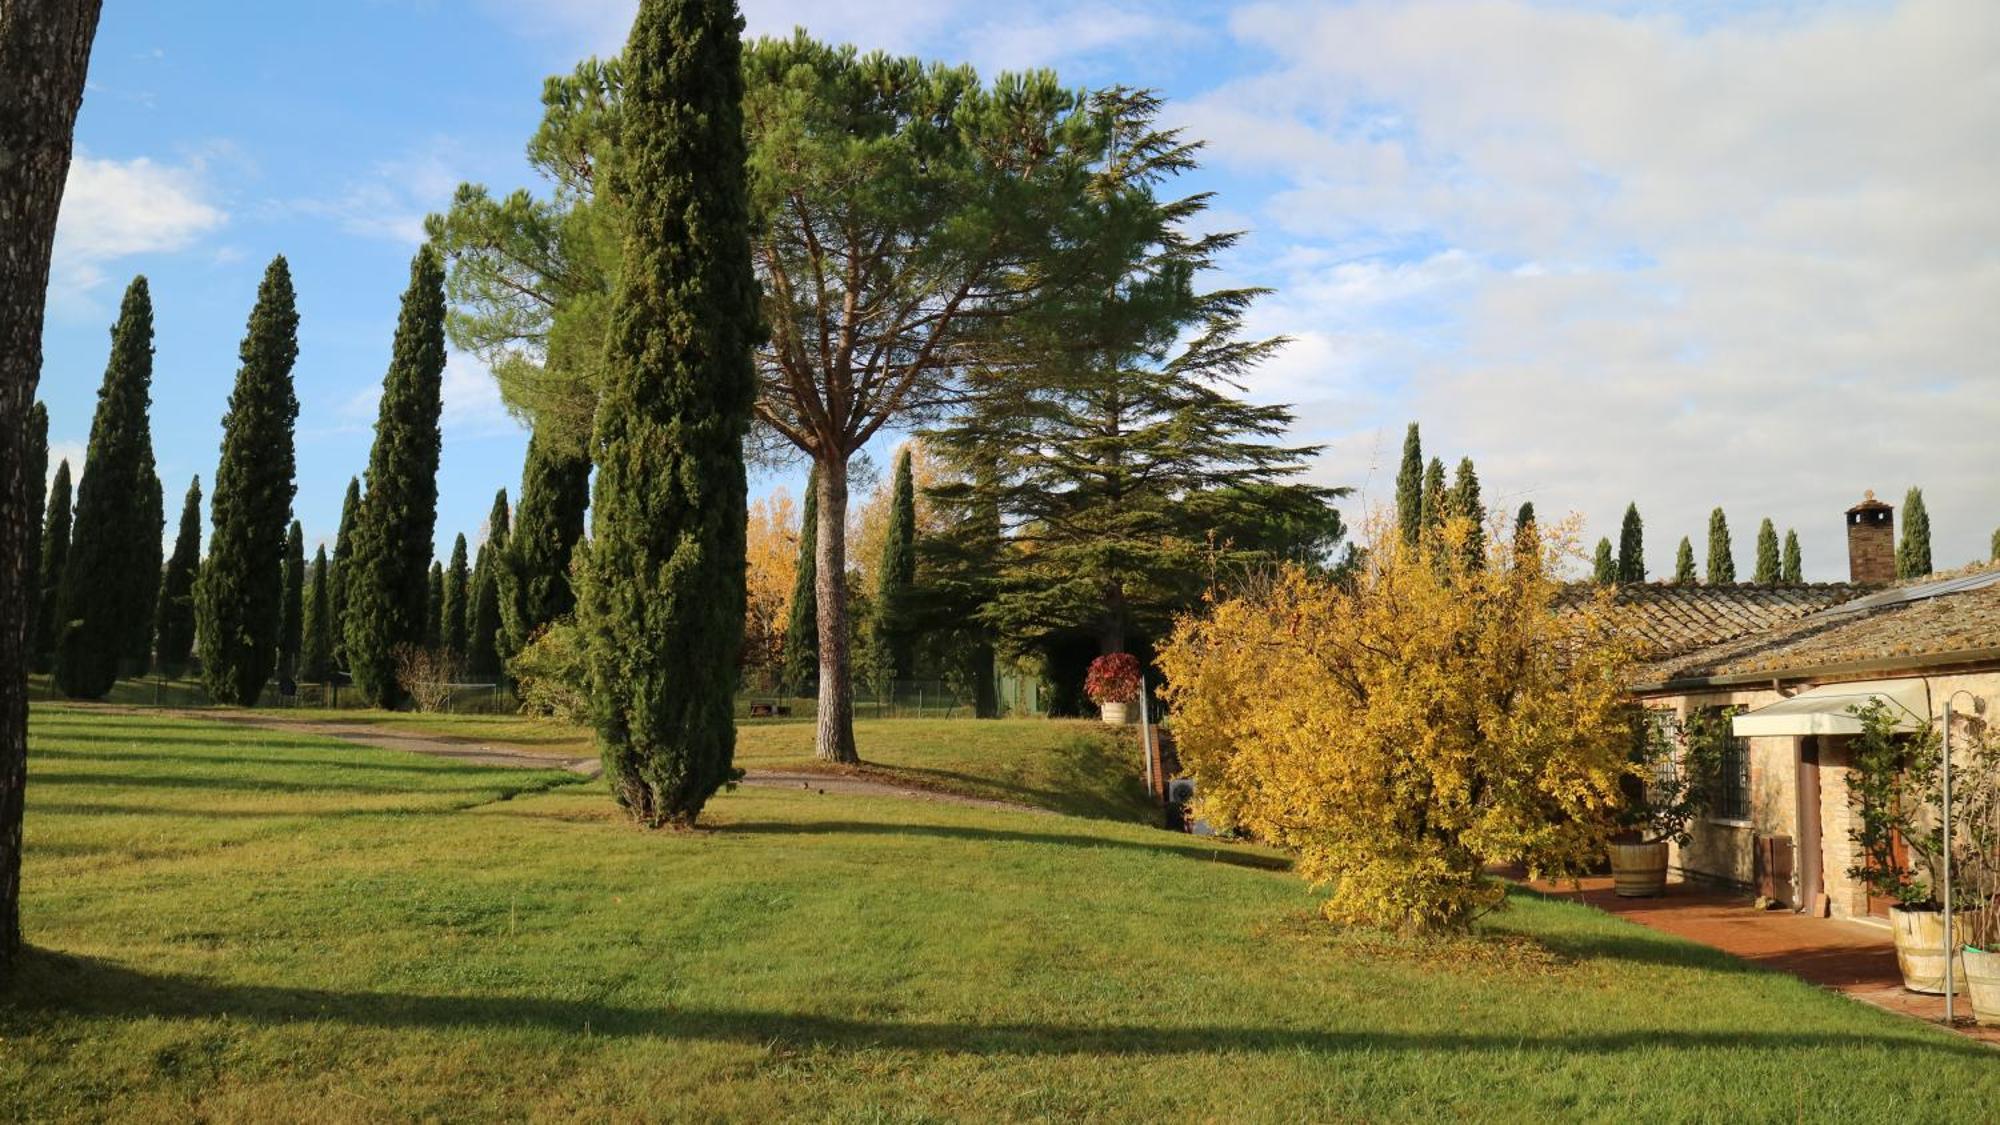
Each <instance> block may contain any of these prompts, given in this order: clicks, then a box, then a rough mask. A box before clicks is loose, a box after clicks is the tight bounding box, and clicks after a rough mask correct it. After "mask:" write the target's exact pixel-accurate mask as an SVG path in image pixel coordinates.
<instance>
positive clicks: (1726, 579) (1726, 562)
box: [1708, 508, 1736, 586]
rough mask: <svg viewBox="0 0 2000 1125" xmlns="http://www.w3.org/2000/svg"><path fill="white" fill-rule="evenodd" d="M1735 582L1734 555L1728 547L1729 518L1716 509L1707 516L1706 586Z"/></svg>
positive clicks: (1726, 584)
mask: <svg viewBox="0 0 2000 1125" xmlns="http://www.w3.org/2000/svg"><path fill="white" fill-rule="evenodd" d="M1735 581H1736V555H1735V553H1734V551H1733V549H1732V548H1731V547H1730V545H1729V518H1728V517H1727V516H1725V515H1723V514H1722V509H1721V508H1717V509H1716V510H1714V511H1713V512H1710V513H1709V514H1708V584H1709V585H1711V586H1728V585H1730V584H1732V583H1734V582H1735Z"/></svg>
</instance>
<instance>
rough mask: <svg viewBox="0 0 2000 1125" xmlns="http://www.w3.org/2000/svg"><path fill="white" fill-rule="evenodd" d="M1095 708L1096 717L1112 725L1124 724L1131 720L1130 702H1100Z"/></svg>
mask: <svg viewBox="0 0 2000 1125" xmlns="http://www.w3.org/2000/svg"><path fill="white" fill-rule="evenodd" d="M1097 708H1098V711H1097V713H1098V717H1099V718H1102V719H1103V720H1104V721H1105V722H1107V723H1110V724H1112V725H1113V726H1124V725H1125V724H1126V723H1129V722H1131V721H1132V705H1131V704H1130V703H1100V704H1098V705H1097Z"/></svg>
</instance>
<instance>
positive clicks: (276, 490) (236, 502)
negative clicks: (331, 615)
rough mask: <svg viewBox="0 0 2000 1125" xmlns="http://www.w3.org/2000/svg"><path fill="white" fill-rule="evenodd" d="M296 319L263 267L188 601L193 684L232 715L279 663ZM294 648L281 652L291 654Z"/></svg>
mask: <svg viewBox="0 0 2000 1125" xmlns="http://www.w3.org/2000/svg"><path fill="white" fill-rule="evenodd" d="M298 330H299V314H298V306H297V298H296V295H295V294H294V292H293V289H292V275H291V270H290V267H289V266H288V265H287V264H286V262H285V259H284V258H283V257H282V256H280V257H277V258H274V259H272V260H271V264H270V266H269V268H267V269H266V270H265V271H264V280H263V281H262V282H261V283H260V284H259V285H258V287H257V303H256V305H255V306H253V307H252V308H251V310H250V321H249V324H248V326H247V327H246V328H245V330H244V333H243V344H242V347H241V348H240V349H239V350H238V357H239V358H240V360H241V362H242V365H241V366H240V367H238V368H237V372H236V386H235V389H234V390H232V391H231V392H230V395H229V412H228V413H227V414H225V415H223V418H222V461H221V463H220V464H219V465H218V466H217V468H216V473H215V496H214V498H213V500H212V502H211V518H212V519H213V521H214V526H215V533H214V535H213V536H212V537H211V539H210V541H209V557H208V565H206V566H204V567H202V570H201V580H200V583H199V584H198V585H197V587H196V591H195V600H196V604H197V606H198V607H199V617H200V620H201V630H200V634H201V637H200V641H201V677H202V683H203V684H204V685H205V686H206V687H207V688H208V692H209V694H210V695H211V696H213V697H214V698H216V699H219V700H226V701H228V702H231V703H235V704H238V705H240V706H244V707H248V706H250V705H251V704H254V703H256V702H257V696H258V695H259V694H260V693H262V692H263V690H264V684H265V683H266V682H267V681H268V680H269V679H270V678H271V672H272V670H273V668H274V667H278V666H280V665H281V664H282V663H283V660H284V657H285V654H286V642H287V641H288V640H289V639H290V638H289V637H287V636H286V635H285V629H286V625H285V621H286V618H285V613H286V610H287V609H288V608H289V607H288V604H287V602H286V599H287V598H289V596H290V593H291V588H290V585H289V582H288V576H287V575H286V574H285V566H286V563H287V561H288V560H290V562H291V564H292V567H293V569H296V568H297V567H298V566H299V565H300V563H301V560H300V559H299V558H298V555H297V554H296V553H293V554H288V553H287V544H286V540H285V536H286V530H287V526H288V525H289V524H290V523H291V518H292V497H293V494H294V493H295V492H296V491H297V484H296V482H295V480H294V468H295V454H294V451H293V430H294V428H295V427H296V425H297V423H298V416H299V400H298V396H297V394H296V393H295V392H294V391H293V388H292V365H293V363H294V362H296V361H297V359H298V355H299V342H298ZM297 651H298V650H297V648H296V646H294V647H293V648H292V649H291V650H290V653H291V655H293V656H294V657H295V656H296V655H297Z"/></svg>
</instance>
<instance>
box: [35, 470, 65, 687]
mask: <svg viewBox="0 0 2000 1125" xmlns="http://www.w3.org/2000/svg"><path fill="white" fill-rule="evenodd" d="M69 500H70V488H69V459H68V458H67V457H65V458H63V460H62V463H61V464H59V465H57V466H56V479H55V483H54V484H52V485H50V486H49V503H48V514H47V515H46V516H45V517H44V518H43V523H42V557H41V566H40V567H39V568H37V574H38V575H39V577H40V581H41V591H40V597H39V598H38V599H37V601H36V605H35V635H34V642H33V643H34V647H33V649H32V658H33V660H34V668H35V671H37V672H47V671H48V670H49V669H51V668H53V667H55V662H56V631H57V630H56V624H57V622H59V621H61V620H62V577H63V569H64V566H65V565H66V563H67V560H68V559H69V523H70V518H69V517H70V507H69Z"/></svg>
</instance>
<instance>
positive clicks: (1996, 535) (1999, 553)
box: [1990, 527, 2000, 562]
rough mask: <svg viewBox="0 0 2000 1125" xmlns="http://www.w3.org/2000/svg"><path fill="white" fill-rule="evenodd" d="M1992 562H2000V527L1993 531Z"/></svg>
mask: <svg viewBox="0 0 2000 1125" xmlns="http://www.w3.org/2000/svg"><path fill="white" fill-rule="evenodd" d="M1990 561H1992V562H2000V527H1996V528H1994V529H1993V543H1992V551H1991V557H1990Z"/></svg>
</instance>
